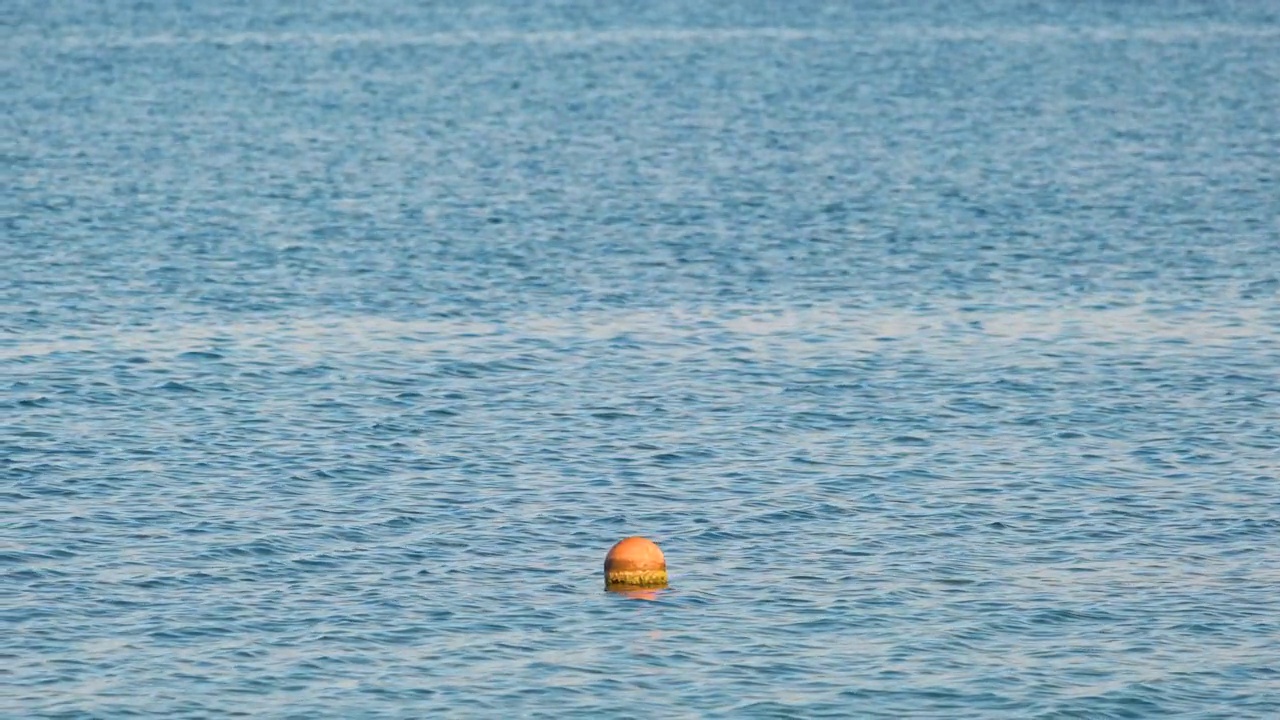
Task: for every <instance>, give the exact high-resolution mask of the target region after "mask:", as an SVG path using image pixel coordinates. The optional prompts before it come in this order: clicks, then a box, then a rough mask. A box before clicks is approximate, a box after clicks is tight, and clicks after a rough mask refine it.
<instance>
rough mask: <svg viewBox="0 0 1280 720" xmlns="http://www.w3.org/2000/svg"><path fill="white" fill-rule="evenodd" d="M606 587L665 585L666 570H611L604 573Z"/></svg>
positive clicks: (652, 586) (655, 586)
mask: <svg viewBox="0 0 1280 720" xmlns="http://www.w3.org/2000/svg"><path fill="white" fill-rule="evenodd" d="M604 586H605V588H606V589H610V590H616V589H618V588H659V587H666V586H667V571H666V570H613V571H610V572H607V573H605V576H604Z"/></svg>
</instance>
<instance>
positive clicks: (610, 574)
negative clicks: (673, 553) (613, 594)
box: [604, 535, 667, 589]
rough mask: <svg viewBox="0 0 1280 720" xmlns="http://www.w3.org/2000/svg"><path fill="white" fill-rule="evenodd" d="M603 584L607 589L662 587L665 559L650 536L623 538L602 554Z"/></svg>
mask: <svg viewBox="0 0 1280 720" xmlns="http://www.w3.org/2000/svg"><path fill="white" fill-rule="evenodd" d="M604 584H605V587H607V588H610V589H616V588H636V587H665V586H666V584H667V559H666V558H665V557H664V556H663V555H662V550H661V549H660V548H659V547H658V546H657V545H655V544H654V543H653V541H652V540H649V539H647V538H642V537H640V536H638V535H637V536H632V537H629V538H623V539H622V540H619V541H618V542H617V543H616V544H615V545H614V546H613V547H612V548H609V554H608V555H606V556H605V558H604Z"/></svg>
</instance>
